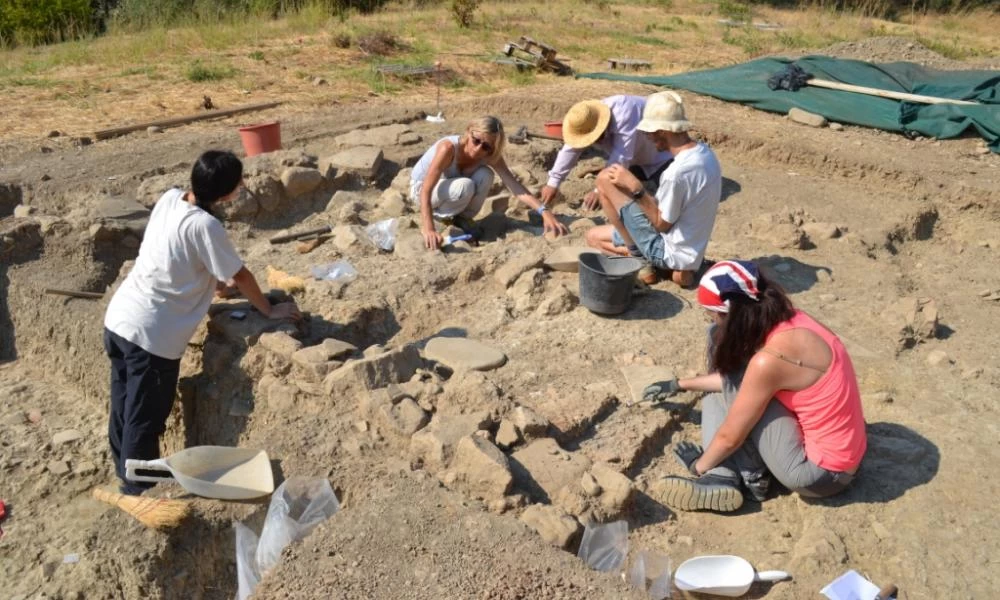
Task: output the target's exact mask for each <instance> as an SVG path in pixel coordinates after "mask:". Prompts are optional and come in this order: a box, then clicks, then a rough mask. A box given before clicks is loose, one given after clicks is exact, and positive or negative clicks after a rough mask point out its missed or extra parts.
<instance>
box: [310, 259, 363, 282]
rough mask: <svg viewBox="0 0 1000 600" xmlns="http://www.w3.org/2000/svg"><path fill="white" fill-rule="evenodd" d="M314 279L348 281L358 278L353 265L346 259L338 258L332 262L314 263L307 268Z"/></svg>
mask: <svg viewBox="0 0 1000 600" xmlns="http://www.w3.org/2000/svg"><path fill="white" fill-rule="evenodd" d="M309 271H310V272H311V273H312V276H313V277H315V278H316V279H320V280H324V281H342V282H344V283H350V282H352V281H354V280H355V279H357V278H358V271H357V269H355V268H354V265H352V264H351V263H349V262H347V261H346V260H338V261H337V262H334V263H329V264H325V265H316V266H315V267H313V268H311V269H310V270H309Z"/></svg>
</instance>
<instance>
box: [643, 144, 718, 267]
mask: <svg viewBox="0 0 1000 600" xmlns="http://www.w3.org/2000/svg"><path fill="white" fill-rule="evenodd" d="M721 198H722V168H721V167H720V166H719V161H718V159H716V158H715V153H714V152H712V150H711V149H710V148H709V147H708V146H706V145H705V144H702V143H700V142H699V143H698V145H697V146H695V147H694V148H690V149H688V150H683V151H681V152H680V153H679V154H678V155H677V156H676V157H675V158H674V162H672V163H671V164H670V166H669V167H667V170H666V171H664V172H663V174H662V175H660V187H659V188H658V189H657V190H656V201H657V204H658V206H659V208H660V216H661V217H662V218H663V219H664V220H665V221H668V222H670V223H673V224H674V225H673V227H671V228H670V229H669V230H667V232H666V233H661V234H660V235H662V236H663V244H664V257H663V260H664V262H666V263H667V265H668V266H670V268H671V269H677V270H682V271H689V270H693V269H697V268H698V267H700V266H701V261H702V259H704V258H705V248H707V247H708V239H709V238H710V237H711V236H712V228H713V227H715V215H716V213H717V212H718V210H719V200H720V199H721Z"/></svg>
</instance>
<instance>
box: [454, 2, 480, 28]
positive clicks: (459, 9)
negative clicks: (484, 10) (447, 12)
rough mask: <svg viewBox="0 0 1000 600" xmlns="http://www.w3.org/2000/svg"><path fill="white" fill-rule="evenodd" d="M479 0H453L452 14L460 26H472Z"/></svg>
mask: <svg viewBox="0 0 1000 600" xmlns="http://www.w3.org/2000/svg"><path fill="white" fill-rule="evenodd" d="M477 8H479V0H451V15H452V16H453V17H454V18H455V22H456V23H458V26H459V27H472V23H473V21H474V20H475V16H476V9H477Z"/></svg>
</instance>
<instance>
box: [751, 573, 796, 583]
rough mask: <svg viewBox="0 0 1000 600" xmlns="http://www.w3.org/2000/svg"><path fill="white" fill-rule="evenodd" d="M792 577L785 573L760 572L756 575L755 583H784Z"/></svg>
mask: <svg viewBox="0 0 1000 600" xmlns="http://www.w3.org/2000/svg"><path fill="white" fill-rule="evenodd" d="M791 578H792V576H791V575H789V574H788V573H786V572H784V571H758V572H757V574H756V575H754V581H784V580H786V579H791Z"/></svg>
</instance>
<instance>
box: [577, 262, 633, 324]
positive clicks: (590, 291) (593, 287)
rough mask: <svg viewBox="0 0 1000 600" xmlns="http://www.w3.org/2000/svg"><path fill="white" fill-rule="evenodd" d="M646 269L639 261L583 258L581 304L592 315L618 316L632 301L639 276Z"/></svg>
mask: <svg viewBox="0 0 1000 600" xmlns="http://www.w3.org/2000/svg"><path fill="white" fill-rule="evenodd" d="M641 268H642V261H641V260H639V259H637V258H628V257H621V258H612V257H608V256H602V255H600V254H581V255H580V304H582V305H584V306H585V307H587V308H588V309H590V311H591V312H595V313H598V314H602V315H617V314H620V313H623V312H625V309H626V308H628V305H629V302H631V301H632V288H633V287H635V274H636V273H638V272H639V269H641Z"/></svg>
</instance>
